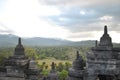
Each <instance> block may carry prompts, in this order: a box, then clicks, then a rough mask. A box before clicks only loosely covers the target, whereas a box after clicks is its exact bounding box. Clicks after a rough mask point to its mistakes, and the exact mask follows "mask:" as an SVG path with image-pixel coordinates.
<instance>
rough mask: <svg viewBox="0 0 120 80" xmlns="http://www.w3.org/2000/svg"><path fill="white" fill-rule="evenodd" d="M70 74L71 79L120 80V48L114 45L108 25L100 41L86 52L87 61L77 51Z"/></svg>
mask: <svg viewBox="0 0 120 80" xmlns="http://www.w3.org/2000/svg"><path fill="white" fill-rule="evenodd" d="M68 76H69V80H120V48H115V47H113V43H112V38H111V37H110V36H109V34H108V31H107V26H105V27H104V34H103V35H102V37H101V38H100V42H99V43H98V42H97V41H96V43H95V47H93V48H91V50H90V51H89V52H87V53H86V62H85V63H84V61H83V59H82V57H81V56H80V55H79V53H78V52H77V58H76V60H75V61H74V62H73V67H72V68H70V69H69V75H68Z"/></svg>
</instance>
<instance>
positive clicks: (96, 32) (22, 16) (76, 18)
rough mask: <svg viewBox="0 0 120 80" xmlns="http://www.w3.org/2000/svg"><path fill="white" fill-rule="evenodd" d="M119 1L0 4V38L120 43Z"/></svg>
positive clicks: (12, 0) (0, 0) (1, 0)
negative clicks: (106, 37)
mask: <svg viewBox="0 0 120 80" xmlns="http://www.w3.org/2000/svg"><path fill="white" fill-rule="evenodd" d="M119 7H120V1H119V0H105V1H102V0H92V1H91V0H0V34H14V35H17V36H21V37H27V38H28V37H45V38H60V39H66V40H72V41H81V40H99V37H101V35H102V34H103V27H104V25H108V30H109V34H110V36H111V37H112V39H113V42H120V39H118V37H119V36H120V19H119V17H120V14H119V13H120V9H119Z"/></svg>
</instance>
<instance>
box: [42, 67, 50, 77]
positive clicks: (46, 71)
mask: <svg viewBox="0 0 120 80" xmlns="http://www.w3.org/2000/svg"><path fill="white" fill-rule="evenodd" d="M41 74H42V75H43V76H47V75H48V74H49V71H48V70H45V69H44V70H42V72H41Z"/></svg>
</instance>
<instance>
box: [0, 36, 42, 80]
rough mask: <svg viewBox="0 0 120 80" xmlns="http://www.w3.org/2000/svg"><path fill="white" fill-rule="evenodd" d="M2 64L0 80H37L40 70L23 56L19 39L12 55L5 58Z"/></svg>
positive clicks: (33, 62) (34, 63)
mask: <svg viewBox="0 0 120 80" xmlns="http://www.w3.org/2000/svg"><path fill="white" fill-rule="evenodd" d="M3 64H4V65H3V66H1V67H0V80H39V79H38V78H39V74H40V70H39V69H37V65H36V62H35V61H34V60H33V59H31V60H30V59H29V58H28V57H27V56H25V53H24V47H23V45H22V44H21V38H19V40H18V45H17V46H16V48H15V51H14V55H13V56H11V57H9V58H7V59H6V60H5V61H4V63H3Z"/></svg>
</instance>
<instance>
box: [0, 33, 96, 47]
mask: <svg viewBox="0 0 120 80" xmlns="http://www.w3.org/2000/svg"><path fill="white" fill-rule="evenodd" d="M18 37H19V36H16V35H12V34H2V35H1V34H0V47H6V46H15V45H16V44H17V40H18ZM22 43H23V45H25V46H94V43H95V40H86V41H76V42H74V41H69V40H63V39H54V38H43V37H32V38H22Z"/></svg>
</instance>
